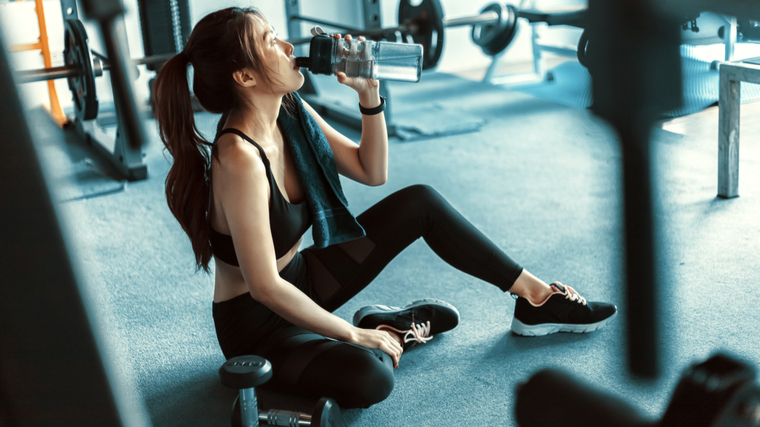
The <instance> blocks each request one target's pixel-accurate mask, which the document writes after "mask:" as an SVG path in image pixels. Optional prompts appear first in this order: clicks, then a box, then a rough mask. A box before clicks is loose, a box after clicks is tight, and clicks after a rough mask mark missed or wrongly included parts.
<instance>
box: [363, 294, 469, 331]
mask: <svg viewBox="0 0 760 427" xmlns="http://www.w3.org/2000/svg"><path fill="white" fill-rule="evenodd" d="M431 304H432V305H439V306H442V307H446V308H448V309H451V310H452V311H454V312H455V313H456V314H457V324H458V323H459V320H460V317H459V310H457V308H456V307H454V306H453V305H451V304H449V303H447V302H446V301H441V300H439V299H432V298H426V299H421V300H418V301H414V302H413V303H411V304H408V305H406V306H404V307H401V308H399V307H395V308H394V307H388V306H387V305H370V306H367V307H363V308H361V309H359V311H357V312H356V313H354V319H353V321H354V326H356V325H358V324H359V322H360V321H361V320H362V319H363V318H364V317H366V316H369V315H371V314H379V313H392V312H401V311H404V310H409V309H410V308H415V307H419V306H421V305H431Z"/></svg>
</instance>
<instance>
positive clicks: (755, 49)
mask: <svg viewBox="0 0 760 427" xmlns="http://www.w3.org/2000/svg"><path fill="white" fill-rule="evenodd" d="M735 52H736V55H735V57H736V58H749V57H752V56H757V55H760V45H757V44H751V43H737V44H736V51H735ZM724 57H725V46H724V45H723V44H714V45H705V46H691V45H682V46H681V58H682V61H681V67H682V72H683V86H684V88H683V89H684V91H683V97H684V100H683V105H682V106H681V108H678V109H675V110H671V111H667V112H666V113H665V114H664V116H665V117H680V116H685V115H688V114H693V113H697V112H699V111H702V110H704V109H705V108H707V107H710V106H712V105H715V104H716V103H717V102H718V89H719V77H720V76H719V73H718V70H717V68H715V67H714V66H713V65H712V64H713V62H714V61H722V60H723V58H724ZM551 72H552V74H553V76H554V80H553V81H549V82H543V83H540V84H536V85H530V86H524V87H520V88H516V89H515V90H518V91H520V92H523V93H527V94H529V95H533V96H535V97H537V98H541V99H545V100H547V101H554V102H558V103H560V104H563V105H567V106H570V107H578V108H588V107H590V106H591V104H592V103H593V96H592V94H591V76H590V75H589V73H588V70H586V68H585V67H583V66H582V65H581V64H580V63H578V62H575V61H570V62H565V63H563V64H561V65H559V66H557V67H555V68H554V69H552V70H551ZM756 100H760V85H755V84H751V83H742V102H750V101H756Z"/></svg>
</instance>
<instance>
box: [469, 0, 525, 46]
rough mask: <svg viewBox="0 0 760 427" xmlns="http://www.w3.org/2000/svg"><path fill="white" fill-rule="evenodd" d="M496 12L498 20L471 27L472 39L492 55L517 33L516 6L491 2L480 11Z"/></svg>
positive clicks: (506, 44) (507, 43)
mask: <svg viewBox="0 0 760 427" xmlns="http://www.w3.org/2000/svg"><path fill="white" fill-rule="evenodd" d="M487 12H496V14H498V15H499V20H498V21H497V22H496V23H494V24H486V25H483V24H480V25H473V27H472V41H473V42H474V43H475V44H476V45H478V46H480V48H481V49H482V50H483V53H485V54H486V55H489V56H494V55H496V54H498V53H500V52H501V51H503V50H504V49H506V48H507V46H509V44H510V43H512V40H513V39H514V38H515V34H516V33H517V8H516V7H514V6H512V5H502V4H499V3H491V4H489V5H488V6H486V7H485V8H484V9H483V10H482V11H481V12H480V13H481V14H483V13H487Z"/></svg>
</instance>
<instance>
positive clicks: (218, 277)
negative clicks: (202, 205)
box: [214, 237, 303, 302]
mask: <svg viewBox="0 0 760 427" xmlns="http://www.w3.org/2000/svg"><path fill="white" fill-rule="evenodd" d="M302 240H303V237H301V238H300V239H298V242H297V243H296V244H295V246H293V247H292V248H291V249H290V250H289V251H288V253H286V254H285V255H283V256H282V258H280V259H278V260H277V271H282V269H283V268H285V266H286V265H288V263H289V262H290V261H291V260H292V259H293V257H294V256H295V255H296V252H298V248H299V247H300V246H301V241H302ZM214 260H215V261H216V273H215V277H214V302H221V301H227V300H228V299H232V298H235V297H236V296H238V295H241V294H244V293H246V292H248V285H247V284H246V283H245V279H243V273H242V271H241V270H240V267H237V266H234V265H230V264H227V263H226V262H224V261H221V260H219V259H218V258H214Z"/></svg>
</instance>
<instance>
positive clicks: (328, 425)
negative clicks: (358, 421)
mask: <svg viewBox="0 0 760 427" xmlns="http://www.w3.org/2000/svg"><path fill="white" fill-rule="evenodd" d="M340 420H341V416H340V408H339V407H338V404H337V403H335V401H334V400H332V399H329V398H327V397H323V398H321V399H319V402H317V404H316V405H315V406H314V411H313V412H312V417H311V427H337V426H339V425H340Z"/></svg>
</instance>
